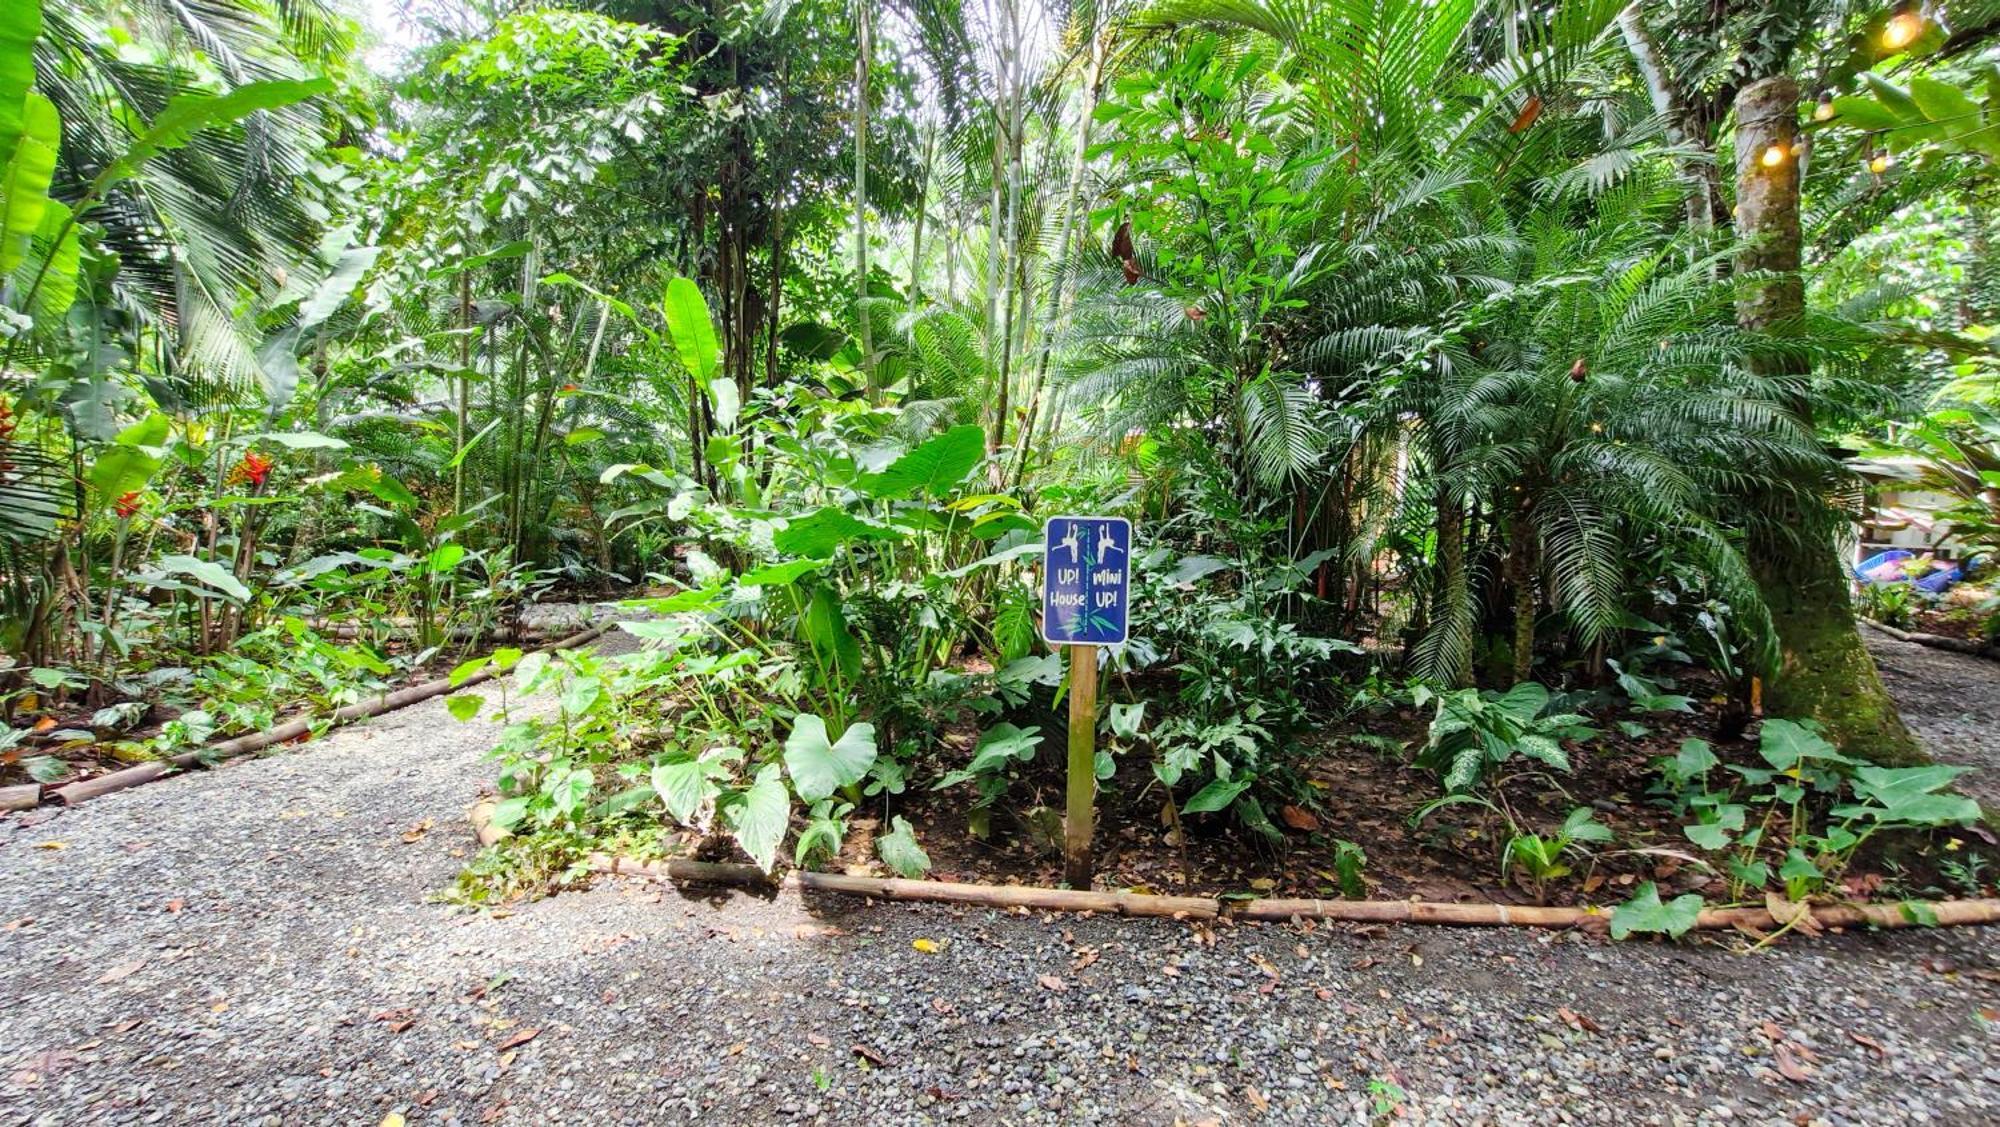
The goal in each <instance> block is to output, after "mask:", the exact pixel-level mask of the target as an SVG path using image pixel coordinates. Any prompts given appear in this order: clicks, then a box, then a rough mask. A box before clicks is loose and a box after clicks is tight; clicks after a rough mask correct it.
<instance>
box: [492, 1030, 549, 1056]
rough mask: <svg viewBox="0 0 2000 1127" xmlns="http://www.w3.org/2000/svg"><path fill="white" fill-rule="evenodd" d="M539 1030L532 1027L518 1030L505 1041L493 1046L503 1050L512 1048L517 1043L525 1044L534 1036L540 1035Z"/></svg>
mask: <svg viewBox="0 0 2000 1127" xmlns="http://www.w3.org/2000/svg"><path fill="white" fill-rule="evenodd" d="M541 1032H542V1031H541V1030H540V1029H538V1028H533V1027H530V1028H528V1029H523V1030H521V1031H520V1032H518V1033H516V1034H514V1035H513V1036H512V1037H509V1038H507V1039H506V1040H505V1041H502V1042H500V1044H499V1045H497V1046H495V1047H496V1048H498V1049H500V1050H501V1051H503V1052H504V1051H506V1050H508V1049H511V1048H514V1047H515V1046H517V1045H525V1044H527V1043H528V1042H530V1041H532V1040H534V1039H535V1038H536V1037H538V1036H540V1035H541Z"/></svg>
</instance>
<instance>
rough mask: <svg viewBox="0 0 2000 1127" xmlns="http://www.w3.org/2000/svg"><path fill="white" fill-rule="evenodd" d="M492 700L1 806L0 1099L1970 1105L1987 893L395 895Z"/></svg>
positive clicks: (771, 1117)
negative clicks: (1276, 922)
mask: <svg viewBox="0 0 2000 1127" xmlns="http://www.w3.org/2000/svg"><path fill="white" fill-rule="evenodd" d="M491 735H492V728H491V727H490V726H489V725H488V724H487V723H485V722H476V723H473V724H467V725H461V724H458V723H456V722H455V721H452V720H451V719H450V718H449V717H448V716H447V715H446V713H445V710H444V707H443V705H442V702H440V701H433V702H430V703H428V704H424V705H419V706H417V707H414V708H411V709H407V710H405V711H403V712H400V713H395V714H392V715H390V716H386V717H383V718H381V719H379V720H377V721H375V722H372V723H370V724H368V725H365V726H362V727H358V728H353V729H348V730H346V731H344V732H341V733H337V734H335V735H333V736H331V737H330V738H328V739H326V740H324V741H321V742H320V743H318V744H315V745H311V746H310V747H309V749H307V750H302V751H300V752H297V753H293V754H287V755H283V756H279V757H275V758H271V759H266V760H260V761H257V762H254V763H250V764H246V765H242V766H237V767H231V768H228V769H226V770H221V771H216V772H210V773H205V774H197V775H193V776H190V777H187V778H181V779H176V780H171V781H168V782H163V783H160V784H157V785H153V786H147V787H141V788H138V789H136V790H132V791H128V792H124V793H122V794H118V795H113V796H111V797H108V798H105V799H102V800H99V801H97V802H92V803H89V804H87V805H85V806H82V807H79V808H78V809H76V810H72V811H66V812H62V813H59V814H52V815H51V814H48V813H41V814H37V815H35V816H33V817H31V818H30V819H28V820H26V821H23V820H19V819H10V820H7V821H5V822H0V890H4V891H0V1058H4V1065H5V1067H4V1068H0V1122H14V1123H51V1124H56V1123H82V1122H90V1123H177V1124H179V1123H187V1124H196V1123H199V1124H214V1123H231V1124H234V1123H260V1122H261V1123H281V1122H282V1123H288V1124H290V1123H354V1124H362V1125H364V1127H372V1125H375V1124H380V1123H381V1122H382V1121H383V1119H384V1118H385V1117H386V1116H388V1115H389V1114H390V1113H392V1112H395V1113H398V1114H401V1115H403V1116H405V1117H406V1118H407V1119H408V1120H409V1121H410V1122H412V1123H424V1122H443V1123H465V1124H474V1123H506V1124H513V1123H577V1124H584V1123H588V1124H597V1123H633V1124H639V1123H662V1122H685V1121H693V1120H697V1119H699V1120H700V1121H702V1122H704V1123H725V1124H728V1123H759V1124H762V1123H773V1122H825V1123H841V1124H849V1123H867V1124H876V1123H883V1124H890V1123H896V1124H900V1123H926V1122H967V1123H1021V1124H1026V1123H1063V1124H1073V1123H1143V1124H1167V1123H1173V1122H1176V1121H1183V1122H1188V1123H1200V1122H1204V1121H1211V1122H1217V1123H1263V1122H1270V1123H1324V1122H1329V1121H1332V1122H1343V1123H1345V1122H1366V1121H1368V1120H1369V1119H1370V1118H1371V1117H1372V1116H1373V1115H1375V1114H1376V1112H1377V1111H1378V1110H1388V1109H1390V1108H1392V1107H1394V1106H1395V1105H1396V1104H1397V1103H1398V1102H1399V1101H1400V1102H1401V1103H1402V1106H1403V1107H1404V1109H1405V1111H1406V1112H1409V1113H1411V1114H1412V1118H1416V1119H1419V1120H1420V1121H1429V1122H1446V1123H1460V1122H1501V1123H1548V1122H1563V1121H1572V1122H1591V1123H1600V1122H1601V1123H1675V1122H1693V1121H1721V1120H1731V1121H1747V1122H1793V1121H1795V1120H1796V1121H1797V1122H1818V1121H1824V1122H1829V1123H1909V1122H1933V1123H1940V1124H1952V1125H1959V1124H1976V1123H2000V971H1996V969H1995V967H1996V964H2000V947H1996V945H1995V942H1994V940H1995V938H1996V932H1995V931H1994V930H1991V929H1987V930H1972V929H1958V930H1951V931H1940V932H1935V933H1920V932H1916V933H1912V932H1906V933H1900V934H1898V935H1895V936H1886V935H1848V936H1841V937H1831V938H1827V939H1823V940H1819V941H1815V942H1797V943H1791V944H1787V945H1786V946H1785V947H1783V948H1782V949H1780V950H1778V951H1776V952H1774V953H1769V954H1766V955H1762V956H1758V957H1754V958H1745V957H1741V956H1737V955H1733V954H1730V953H1729V952H1728V951H1726V950H1724V949H1722V948H1721V947H1719V946H1713V945H1693V944H1688V945H1681V946H1669V945H1663V944H1652V943H1629V944H1624V945H1620V946H1617V947H1610V946H1608V945H1606V944H1605V943H1603V942H1602V941H1599V940H1593V939H1589V938H1586V937H1584V936H1582V935H1575V934H1570V935H1542V934H1536V933H1529V932H1522V931H1447V930H1442V929H1414V928H1413V929H1380V928H1377V929H1372V930H1371V929H1358V930H1357V929H1333V928H1324V927H1322V928H1319V929H1317V930H1314V931H1311V932H1305V931H1301V930H1298V929H1294V928H1289V927H1227V926H1225V927H1221V928H1218V929H1217V930H1216V931H1215V932H1214V933H1213V934H1212V935H1208V934H1205V933H1201V932H1197V931H1195V930H1193V929H1190V928H1188V927H1185V926H1182V925H1177V924H1172V923H1144V922H1126V921H1116V920H1102V919H1078V918H1073V917H1041V916H1022V915H1003V914H995V913H991V912H984V911H972V910H959V909H950V908H944V907H935V906H910V905H873V906H869V905H864V904H861V903H859V902H856V901H851V900H842V899H833V900H827V901H821V902H806V901H802V900H800V899H799V898H797V897H795V896H792V895H789V894H788V895H785V896H780V897H777V898H775V899H771V900H763V899H757V898H754V897H749V896H744V895H720V896H717V897H714V898H712V899H705V898H700V897H692V896H683V895H682V894H680V893H677V892H674V891H671V890H662V889H660V888H658V887H657V886H653V885H650V884H645V883H641V882H635V881H604V882H600V883H599V885H598V886H597V887H596V888H594V889H593V890H591V891H589V892H586V893H578V894H570V895H565V896H561V897H558V898H556V899H553V900H546V901H542V902H539V903H534V904H529V905H525V906H522V907H520V908H518V909H516V910H515V911H513V912H511V913H493V914H490V915H471V914H465V913H462V912H457V911H454V910H452V909H450V908H448V907H446V906H443V905H441V904H438V903H435V902H433V901H432V900H431V899H430V897H431V896H432V894H433V893H435V892H436V891H437V890H438V889H441V888H443V887H445V886H446V885H448V884H449V882H450V880H451V878H452V875H453V874H454V872H455V871H456V870H457V867H458V866H459V865H460V864H461V863H462V857H461V855H462V854H463V853H464V852H465V851H466V850H467V849H468V848H469V845H470V834H469V832H468V830H467V829H466V828H465V826H464V823H463V815H464V808H465V806H466V804H467V802H468V801H469V800H470V797H471V793H472V790H473V781H474V780H475V779H476V778H479V777H483V776H484V775H485V773H486V770H487V768H486V766H485V764H484V763H482V761H481V759H480V755H481V752H482V750H483V748H484V747H485V746H486V744H487V741H488V740H490V738H491ZM36 819H40V820H36ZM426 822H428V823H429V828H428V829H426V830H422V831H421V832H419V830H418V827H421V826H423V825H424V824H425V823H426ZM406 837H409V838H411V839H413V840H408V841H406V840H405V838H406ZM58 843H60V846H61V847H60V848H58V847H57V844H58ZM919 939H924V940H930V941H932V943H934V944H937V945H939V946H940V947H941V949H940V950H938V951H937V952H936V953H926V952H924V951H922V950H919V949H918V948H917V947H915V946H913V944H914V942H915V941H916V940H919ZM927 945H928V944H927ZM1565 1010H1567V1011H1569V1014H1570V1015H1571V1016H1570V1017H1565V1014H1564V1011H1565ZM530 1031H535V1032H534V1033H533V1035H532V1037H530V1036H529V1034H530ZM1780 1044H1782V1045H1784V1049H1783V1052H1782V1053H1780V1052H1779V1050H1778V1045H1780ZM857 1046H858V1048H857ZM1781 1064H1785V1066H1786V1067H1788V1068H1790V1069H1791V1070H1792V1071H1794V1072H1795V1073H1796V1074H1797V1075H1798V1076H1800V1077H1802V1079H1801V1080H1797V1081H1795V1080H1788V1079H1785V1078H1784V1077H1783V1076H1782V1075H1781V1074H1780V1072H1779V1071H1778V1069H1779V1067H1780V1065H1781ZM1392 1084H1393V1085H1394V1088H1391V1087H1390V1085H1392ZM1371 1085H1372V1087H1371ZM1399 1093H1400V1096H1399Z"/></svg>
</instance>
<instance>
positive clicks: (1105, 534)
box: [1042, 517, 1132, 889]
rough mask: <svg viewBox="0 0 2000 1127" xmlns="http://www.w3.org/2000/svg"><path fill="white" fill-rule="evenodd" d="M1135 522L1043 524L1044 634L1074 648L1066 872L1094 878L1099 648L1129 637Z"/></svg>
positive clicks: (1086, 881)
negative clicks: (1093, 851) (1133, 528)
mask: <svg viewBox="0 0 2000 1127" xmlns="http://www.w3.org/2000/svg"><path fill="white" fill-rule="evenodd" d="M1131 559H1132V522H1131V521H1128V520H1126V519H1125V518H1123V517H1050V518H1049V520H1048V522H1047V523H1046V524H1044V525H1043V526H1042V638H1043V639H1044V640H1046V641H1047V642H1048V643H1049V645H1051V646H1054V647H1058V648H1059V649H1061V650H1064V651H1067V652H1068V654H1069V780H1068V795H1067V798H1068V801H1067V804H1066V810H1065V816H1064V818H1063V873H1064V877H1065V879H1066V880H1067V881H1068V883H1069V886H1070V887H1071V888H1077V889H1087V888H1089V887H1090V881H1091V876H1092V868H1093V864H1092V857H1091V848H1090V835H1091V826H1092V822H1093V821H1094V818H1095V814H1096V805H1097V648H1098V647H1099V646H1115V645H1119V644H1120V643H1122V642H1124V641H1125V636H1126V632H1127V630H1128V628H1129V626H1130V615H1129V613H1128V612H1129V610H1130V605H1131V592H1132V568H1131Z"/></svg>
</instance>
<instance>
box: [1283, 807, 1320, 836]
mask: <svg viewBox="0 0 2000 1127" xmlns="http://www.w3.org/2000/svg"><path fill="white" fill-rule="evenodd" d="M1278 820H1279V821H1280V822H1283V823H1285V825H1287V826H1289V827H1291V828H1292V829H1295V830H1297V831H1299V832H1300V833H1302V834H1309V833H1318V832H1319V819H1318V818H1315V817H1313V816H1312V812H1311V811H1310V810H1306V809H1304V808H1302V807H1298V806H1291V805H1285V806H1280V807H1278Z"/></svg>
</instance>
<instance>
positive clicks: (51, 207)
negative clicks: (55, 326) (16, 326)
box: [15, 199, 83, 321]
mask: <svg viewBox="0 0 2000 1127" xmlns="http://www.w3.org/2000/svg"><path fill="white" fill-rule="evenodd" d="M81 234H82V226H81V225H80V224H77V223H73V222H71V213H70V210H69V206H68V205H67V204H64V203H63V202H62V201H60V200H53V199H52V200H50V201H49V202H48V205H47V206H46V207H44V208H43V209H42V223H41V226H39V227H37V228H35V234H34V237H33V238H32V239H30V240H28V245H29V248H30V249H31V251H32V252H33V256H32V257H30V258H29V259H28V261H27V262H26V263H25V264H23V266H22V267H21V269H20V272H19V273H17V274H16V275H15V276H16V277H17V278H22V279H23V281H25V282H26V283H27V284H30V285H36V289H35V300H34V302H33V307H32V308H30V309H29V310H28V312H29V313H31V314H32V315H34V316H35V317H37V318H40V319H41V320H43V321H54V320H55V319H56V318H59V317H61V316H62V315H63V314H64V313H67V312H68V311H69V307H70V306H72V305H74V304H76V271H77V266H78V264H79V263H80V262H81V260H82V255H83V242H82V240H81V238H80V235H81ZM36 275H40V281H39V284H37V283H36V281H35V278H36ZM24 276H25V277H24Z"/></svg>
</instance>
